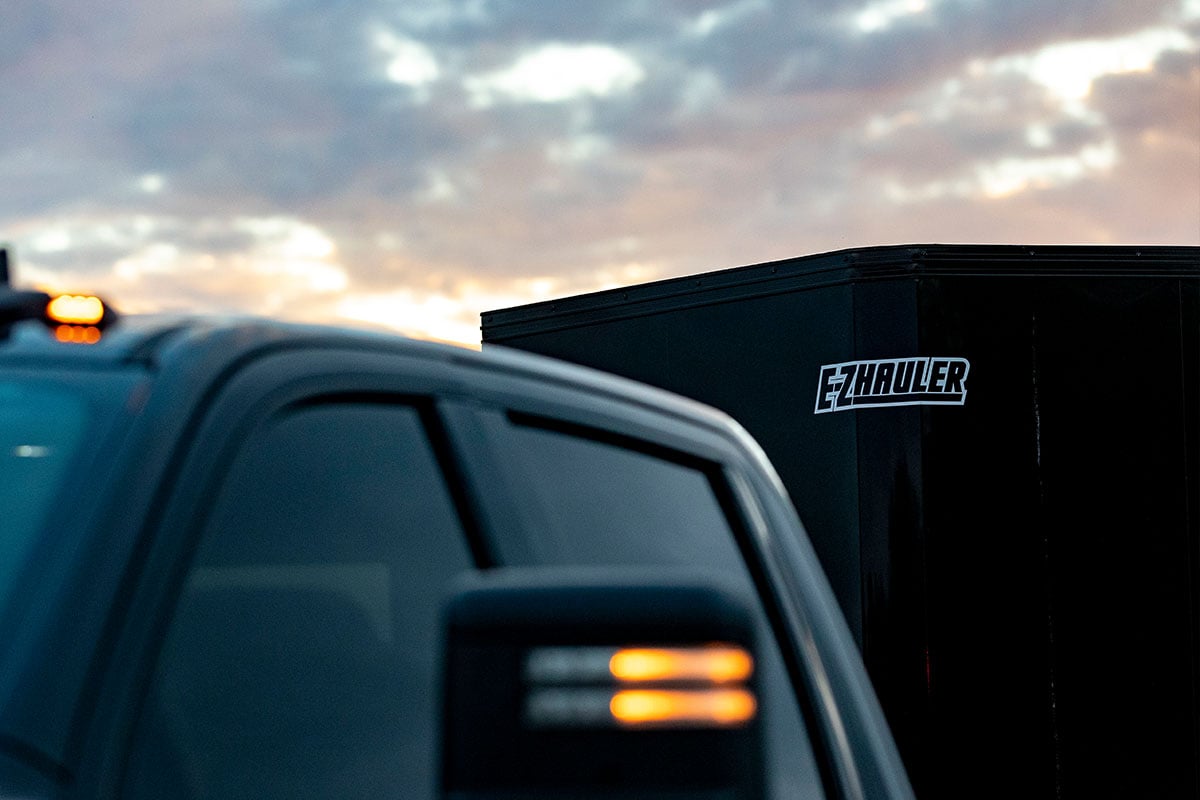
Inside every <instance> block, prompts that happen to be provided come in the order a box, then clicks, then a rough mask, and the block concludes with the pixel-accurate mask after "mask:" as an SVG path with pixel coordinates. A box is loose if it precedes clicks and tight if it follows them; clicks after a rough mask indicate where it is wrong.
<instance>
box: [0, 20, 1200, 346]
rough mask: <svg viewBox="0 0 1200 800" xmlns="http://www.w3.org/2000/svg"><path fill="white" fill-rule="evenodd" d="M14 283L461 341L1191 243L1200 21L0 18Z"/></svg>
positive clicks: (1197, 217) (1199, 157)
mask: <svg viewBox="0 0 1200 800" xmlns="http://www.w3.org/2000/svg"><path fill="white" fill-rule="evenodd" d="M0 75H2V79H0V113H2V115H3V116H2V117H0V181H2V182H3V186H4V191H3V193H2V194H0V241H3V242H7V243H8V244H10V245H11V246H12V247H13V249H14V251H15V255H16V258H15V273H16V279H17V280H18V281H19V282H20V283H21V284H23V285H27V286H32V285H38V286H42V287H46V288H52V289H54V288H57V289H64V290H66V289H71V290H84V289H88V290H93V291H97V292H102V293H104V294H105V295H107V296H108V297H109V298H110V299H111V300H112V301H113V302H114V304H115V305H116V306H117V307H118V308H120V309H121V310H122V311H125V312H141V311H156V310H169V311H177V310H191V311H204V312H212V311H219V312H225V311H231V312H247V313H252V314H265V315H271V316H277V317H285V318H289V319H298V320H307V321H316V322H332V323H338V324H354V325H369V326H385V327H388V328H393V329H396V330H399V331H402V332H405V333H409V334H413V335H418V336H425V337H433V338H439V339H445V340H451V341H458V342H466V343H478V341H479V331H478V326H479V313H480V312H481V311H484V310H491V309H495V308H501V307H506V306H511V305H517V304H521V303H526V302H532V301H535V300H543V299H547V298H550V297H555V296H561V295H566V294H575V293H579V292H585V291H591V290H595V289H602V288H608V287H612V286H618V285H623V284H630V283H638V282H642V281H647V280H653V279H657V278H665V277H673V276H677V275H683V274H688V273H695V272H701V271H706V270H712V269H720V268H725V267H732V266H738V265H741V264H750V263H757V262H762V261H767V260H772V259H778V258H786V257H790V256H798V255H805V254H809V253H816V252H822V251H826V250H833V249H840V248H844V247H857V246H864V245H872V244H898V243H916V242H980V243H1039V244H1043V243H1127V244H1187V245H1197V244H1200V0H1054V1H1053V2H1050V1H1049V0H865V2H864V0H847V1H846V2H843V1H842V0H802V1H801V2H791V3H785V2H771V0H734V1H733V2H702V1H701V0H676V1H675V2H650V1H649V0H621V1H618V0H611V1H610V0H557V1H556V2H554V1H548V0H541V1H539V2H532V1H530V2H519V1H518V0H466V1H465V2H455V3H451V2H423V1H422V0H403V1H390V2H389V1H388V0H298V1H297V2H288V0H243V1H242V2H238V1H237V0H191V2H188V3H178V4H176V3H162V2H157V0H155V1H152V0H106V2H104V3H95V2H84V1H83V0H5V6H4V14H3V24H2V25H0Z"/></svg>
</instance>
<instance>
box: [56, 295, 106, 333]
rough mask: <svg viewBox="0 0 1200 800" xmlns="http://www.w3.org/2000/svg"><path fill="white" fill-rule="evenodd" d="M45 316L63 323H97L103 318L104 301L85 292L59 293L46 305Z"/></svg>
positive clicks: (92, 324)
mask: <svg viewBox="0 0 1200 800" xmlns="http://www.w3.org/2000/svg"><path fill="white" fill-rule="evenodd" d="M46 316H47V317H48V318H49V319H50V320H51V321H52V322H58V323H61V324H63V325H91V326H95V325H99V324H100V323H101V322H102V321H103V320H104V303H103V301H101V300H100V298H99V297H95V296H93V295H86V294H60V295H58V296H57V297H54V298H53V299H52V300H51V301H50V303H49V304H48V305H47V306H46Z"/></svg>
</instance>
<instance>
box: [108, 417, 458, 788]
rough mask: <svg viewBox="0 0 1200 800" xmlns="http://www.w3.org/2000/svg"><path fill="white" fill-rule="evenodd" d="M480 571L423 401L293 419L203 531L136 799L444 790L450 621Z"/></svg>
mask: <svg viewBox="0 0 1200 800" xmlns="http://www.w3.org/2000/svg"><path fill="white" fill-rule="evenodd" d="M471 567H472V564H471V558H470V556H469V553H468V550H467V546H466V542H465V539H464V536H463V533H462V530H461V529H460V526H459V521H458V518H457V515H456V512H455V509H454V506H453V504H452V501H451V499H450V496H449V493H448V491H447V488H446V486H445V485H444V483H443V480H442V477H441V474H440V471H439V469H438V467H437V464H436V461H435V457H434V453H433V451H432V449H431V446H430V444H429V442H428V440H427V438H426V435H425V431H424V429H423V426H422V423H421V420H420V416H419V414H418V413H417V412H416V411H415V410H414V409H413V408H411V407H407V406H403V405H396V406H391V405H385V404H365V403H364V404H357V403H347V404H329V405H317V406H310V407H302V408H298V409H294V410H291V411H289V412H286V413H282V414H280V415H279V416H278V417H276V418H275V419H274V420H272V421H271V422H270V423H269V424H267V425H266V426H265V429H263V430H262V431H261V432H260V433H258V434H255V435H253V436H252V437H250V438H249V439H248V441H246V442H245V444H244V447H243V448H242V451H241V453H240V455H239V456H238V457H237V458H236V460H235V461H234V463H233V465H232V467H231V469H230V470H229V473H228V478H227V479H226V480H225V481H224V485H223V487H222V489H221V490H220V492H219V494H218V496H217V497H216V498H215V503H214V506H213V509H212V513H211V515H210V516H209V519H208V520H207V522H206V523H205V524H204V525H203V531H202V538H201V540H200V543H199V546H198V550H197V552H196V554H195V557H194V562H193V563H192V565H191V567H190V572H189V575H188V577H187V580H186V584H185V585H184V587H183V590H182V594H181V596H180V599H179V602H178V606H177V609H176V611H175V613H174V617H173V620H172V622H171V625H170V630H169V633H168V635H167V637H166V640H165V643H164V646H163V648H162V652H161V656H160V658H159V661H158V665H157V669H156V670H155V674H154V678H153V683H152V686H151V689H150V693H149V697H148V699H147V702H146V704H145V708H144V711H143V713H142V714H141V717H140V720H139V723H138V726H137V730H136V733H135V741H134V746H133V752H132V756H131V760H130V762H129V767H128V772H127V780H126V792H125V794H126V796H131V797H146V798H150V797H187V798H233V797H254V798H272V797H278V798H300V797H339V798H366V797H412V798H418V800H419V799H420V798H430V797H432V796H433V793H434V790H435V788H436V776H435V774H434V765H435V764H436V763H437V759H436V747H437V741H438V737H437V735H436V732H437V731H438V730H439V728H438V723H437V720H438V709H437V707H436V706H437V702H436V698H437V697H438V686H437V677H436V676H437V672H436V670H437V667H438V664H437V654H438V652H439V651H440V628H439V623H438V613H439V608H440V603H441V600H442V597H443V594H444V589H445V585H446V583H447V582H448V581H449V580H450V579H451V578H452V576H454V575H455V574H457V573H460V572H461V571H463V570H466V569H470V568H471Z"/></svg>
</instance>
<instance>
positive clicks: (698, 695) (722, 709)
mask: <svg viewBox="0 0 1200 800" xmlns="http://www.w3.org/2000/svg"><path fill="white" fill-rule="evenodd" d="M609 710H610V711H611V712H612V715H613V718H614V719H616V721H617V722H618V723H620V724H621V725H625V726H629V727H672V728H728V727H736V726H739V725H745V724H746V723H748V722H750V721H751V720H752V719H754V715H755V714H756V713H757V711H758V703H757V702H756V701H755V699H754V695H753V694H751V693H750V691H749V690H747V689H626V690H624V691H620V692H617V693H616V694H615V695H613V698H612V701H611V702H610V703H609Z"/></svg>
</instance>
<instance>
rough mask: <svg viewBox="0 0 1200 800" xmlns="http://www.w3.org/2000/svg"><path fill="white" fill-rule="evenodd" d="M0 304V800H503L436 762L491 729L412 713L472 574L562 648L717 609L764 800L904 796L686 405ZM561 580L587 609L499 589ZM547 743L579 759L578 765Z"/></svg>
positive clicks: (355, 348)
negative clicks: (615, 627) (678, 590)
mask: <svg viewBox="0 0 1200 800" xmlns="http://www.w3.org/2000/svg"><path fill="white" fill-rule="evenodd" d="M26 294H28V293H26ZM5 296H6V295H5V289H4V288H3V287H2V286H0V514H2V515H3V519H4V521H3V523H0V529H2V530H3V535H2V536H0V549H2V551H3V557H2V558H0V641H3V642H4V643H5V645H4V647H3V648H0V797H14V798H15V797H20V798H94V797H114V798H115V797H121V798H210V797H211V798H235V797H247V798H249V797H254V798H269V797H280V798H284V797H286V798H297V797H338V798H355V797H364V798H365V797H388V796H391V797H406V798H417V799H418V800H421V799H422V798H432V797H435V796H460V797H468V796H472V797H475V796H478V797H483V796H501V795H502V794H504V792H503V791H500V790H497V792H496V793H495V794H488V792H487V791H484V790H483V789H480V788H479V785H478V782H477V783H476V784H472V785H471V786H467V787H466V788H465V789H464V788H462V787H460V786H459V784H457V783H456V778H455V775H454V774H453V772H454V769H453V768H452V766H447V765H448V764H450V763H451V761H450V760H448V759H447V757H446V756H445V754H444V753H443V750H444V748H445V746H446V745H445V742H447V741H450V740H452V739H453V740H454V741H461V740H462V736H461V735H460V734H461V733H462V731H466V732H467V733H468V734H469V733H470V732H471V731H483V730H492V729H493V728H488V727H487V726H486V725H484V724H483V723H485V722H488V721H489V720H494V719H496V718H498V717H497V714H498V713H500V712H498V711H497V710H496V709H495V708H492V709H489V708H486V707H483V706H481V704H479V703H475V704H473V705H472V704H471V703H467V704H466V705H464V704H463V702H458V701H455V702H450V701H446V700H443V693H444V692H443V690H445V691H447V692H450V693H451V694H453V692H454V691H455V690H454V687H453V686H452V685H451V686H446V684H447V682H449V683H451V684H452V683H453V678H447V677H445V675H444V673H445V662H446V659H445V653H446V649H447V647H448V644H447V635H448V634H447V623H446V620H447V614H448V613H450V612H448V611H447V607H448V605H447V604H448V603H449V604H450V606H451V607H453V606H454V603H455V602H458V601H455V600H454V599H453V598H455V597H458V598H459V599H460V600H461V598H462V597H463V596H464V592H465V593H466V595H467V596H470V595H471V593H472V592H474V593H475V594H474V596H475V597H476V600H475V604H476V608H475V611H479V606H480V601H479V600H478V596H479V593H478V592H479V590H478V586H477V585H475V584H478V583H479V582H480V581H482V582H483V583H484V584H485V585H486V584H487V582H488V580H489V579H490V578H496V579H498V580H500V581H501V583H504V584H505V585H507V586H508V587H509V588H510V589H511V588H512V586H513V585H516V586H517V589H516V591H517V593H518V595H521V592H522V591H524V592H525V593H524V595H522V596H523V597H524V602H525V605H524V606H521V604H520V603H517V604H516V605H514V606H512V607H513V608H517V609H518V610H517V611H516V612H515V613H516V614H517V615H518V617H519V616H520V615H521V614H524V615H525V616H526V617H528V616H530V615H534V616H539V618H541V617H546V618H549V619H550V620H551V621H552V622H554V621H555V620H557V621H558V622H559V623H561V624H560V626H559V627H560V628H569V629H570V631H571V633H572V635H573V636H575V641H576V643H578V642H579V641H584V642H586V641H588V636H589V635H590V627H589V626H591V627H596V628H597V631H598V630H599V627H600V625H601V623H600V622H599V620H601V619H602V618H604V616H605V614H607V613H608V612H610V611H612V610H613V608H615V607H616V606H619V605H622V604H624V605H625V606H629V607H630V608H632V611H633V613H639V612H638V609H639V608H640V607H642V606H647V605H656V604H657V601H655V599H654V598H655V597H657V596H658V595H655V594H654V593H653V592H651V593H650V594H643V595H642V596H641V597H642V598H643V599H642V600H639V601H637V602H633V601H631V600H629V598H636V597H637V595H636V590H634V589H631V591H634V592H635V594H628V593H624V592H623V591H622V589H621V587H622V586H624V585H626V583H630V582H631V583H637V584H638V585H644V584H645V583H646V582H647V580H648V578H647V576H649V580H651V582H653V580H654V579H655V578H656V576H658V577H661V578H662V580H663V581H664V582H665V583H666V584H671V583H672V582H673V581H675V580H676V577H677V576H679V575H686V576H688V577H687V579H686V580H687V581H690V582H691V584H690V585H695V584H696V583H697V582H698V583H700V584H702V585H708V584H710V583H712V584H721V585H722V591H726V590H727V591H728V592H729V593H731V594H732V595H736V596H737V597H738V598H740V602H742V603H743V604H744V606H745V609H746V612H745V613H746V615H747V619H748V620H749V623H748V624H749V625H750V627H751V628H752V629H753V631H754V639H755V642H754V645H753V647H754V657H755V661H756V677H755V681H756V683H755V686H756V689H755V690H756V692H757V697H758V699H757V708H758V710H759V713H760V716H761V719H758V720H757V721H756V723H755V724H760V725H761V730H760V732H759V734H758V736H759V739H758V740H757V741H758V742H759V744H760V745H761V753H760V754H759V756H760V757H761V769H762V775H761V778H762V781H761V784H762V790H763V792H762V794H763V796H766V797H771V798H791V797H795V798H821V797H828V798H835V797H836V798H867V797H870V798H908V797H910V796H911V790H910V788H909V785H908V782H907V779H906V777H905V775H904V771H903V768H902V767H901V765H900V762H899V760H898V757H897V755H896V750H895V747H894V745H893V743H892V741H891V738H890V735H889V733H888V730H887V726H886V724H885V722H884V721H883V718H882V715H881V713H880V711H879V708H878V705H877V703H876V700H875V697H874V694H873V692H872V690H871V687H870V685H869V683H868V681H867V679H866V677H865V673H864V671H863V667H862V664H861V661H860V659H859V657H858V655H857V652H856V651H855V649H854V647H853V645H852V643H851V640H850V637H849V635H848V633H847V629H846V627H845V623H844V621H843V620H842V618H841V616H840V613H839V611H838V610H837V607H836V605H835V602H834V600H833V598H832V596H831V594H830V591H829V588H828V586H827V584H826V581H825V578H824V577H823V575H822V573H821V571H820V568H819V567H818V566H817V561H816V558H815V557H814V554H813V552H812V550H811V548H810V546H809V543H808V541H807V539H806V537H805V534H804V531H803V529H802V527H801V525H800V523H799V521H798V519H797V517H796V514H795V512H794V511H793V509H792V508H791V506H790V504H789V502H788V500H787V498H786V496H785V494H784V492H783V491H782V489H781V487H780V483H779V481H778V479H777V477H776V476H775V474H774V472H773V471H772V469H771V467H770V465H769V463H768V462H767V461H766V460H765V458H764V457H763V455H762V454H761V452H760V450H759V449H758V448H757V446H756V445H755V444H754V443H753V441H752V440H750V439H749V437H748V436H747V435H746V434H745V433H744V432H743V431H742V430H741V429H740V428H739V427H738V426H737V425H736V424H734V423H733V422H732V421H730V420H729V419H728V418H726V417H724V416H723V415H721V414H719V413H718V412H715V411H713V410H711V409H709V408H706V407H703V406H700V405H698V404H695V403H693V402H690V401H685V400H683V399H680V398H678V397H675V396H672V395H668V394H666V393H663V392H660V391H657V390H652V389H649V388H646V387H643V386H640V385H637V384H633V383H630V382H627V381H624V380H619V379H616V378H612V377H608V376H605V375H602V374H600V373H597V372H593V371H588V370H585V369H581V368H575V367H569V366H566V365H563V364H559V363H556V362H553V361H550V360H546V359H542V358H538V357H534V356H527V355H524V354H516V353H506V352H503V351H501V352H491V353H486V354H481V353H478V352H474V351H470V350H465V349H460V348H454V347H450V346H443V345H438V344H432V343H425V342H415V341H409V340H405V339H402V338H399V337H395V336H389V335H376V334H370V333H366V332H351V331H344V330H336V329H329V328H319V327H305V326H292V325H285V324H281V323H275V322H267V321H247V320H232V319H212V318H210V319H158V318H139V317H129V318H125V319H122V320H121V321H120V322H118V323H117V324H115V325H112V326H109V327H107V328H106V329H104V330H103V332H102V334H100V333H99V332H97V333H78V332H75V333H73V332H72V330H74V329H69V330H62V329H61V326H60V327H59V329H58V331H57V335H56V334H55V333H54V332H53V330H48V329H47V325H46V324H45V323H46V319H45V318H35V319H30V318H29V317H43V316H44V315H41V313H40V312H37V313H29V311H28V310H29V309H30V308H31V307H32V308H35V309H36V308H38V307H39V305H38V303H37V302H31V301H30V298H29V297H28V296H24V297H17V298H16V299H15V300H13V299H12V298H14V297H16V295H15V294H14V293H12V292H9V293H8V297H9V299H10V300H12V301H11V302H7V303H6V302H5V299H4V298H5ZM22 309H24V310H22ZM56 324H57V323H56ZM76 327H78V324H77V323H76ZM85 327H86V326H85ZM513 575H516V576H517V577H516V578H513V577H512V576H513ZM563 575H566V576H568V578H567V580H566V581H565V582H566V584H570V583H571V581H572V580H575V578H578V577H579V576H583V577H581V578H579V580H580V581H581V582H582V583H584V584H587V585H589V586H591V587H592V588H593V589H594V588H595V585H596V584H597V583H599V584H603V585H604V587H605V591H604V592H600V594H598V595H595V594H594V595H593V596H592V599H591V600H587V601H586V603H591V604H592V605H590V606H587V605H586V603H585V605H584V606H579V605H578V603H576V602H575V600H573V599H572V597H573V595H572V594H571V590H570V587H569V585H568V588H567V590H566V594H565V595H564V594H561V593H560V594H558V595H554V594H553V593H551V594H548V595H545V594H544V595H538V594H536V592H534V593H532V594H531V593H530V591H532V590H530V591H525V590H523V589H521V584H522V582H523V581H524V582H526V583H529V584H530V585H534V584H539V583H544V582H545V580H551V582H553V581H554V580H557V578H555V576H559V577H561V576H563ZM472 576H474V577H473V578H472ZM539 576H541V577H539ZM571 576H575V577H571ZM631 576H632V577H631ZM697 576H699V577H697ZM710 578H711V580H710ZM464 581H465V582H466V583H465V584H464ZM560 583H561V581H560ZM464 585H466V586H468V588H467V589H465V590H464V589H463V588H462V587H463V586H464ZM472 586H473V587H474V588H471V587H472ZM606 592H607V593H606ZM485 595H486V592H485ZM538 597H544V598H547V599H546V600H545V601H544V602H540V601H538V600H537V598H538ZM673 597H674V599H673V600H670V601H669V602H666V603H664V604H662V605H661V607H658V608H652V609H650V610H649V612H650V613H652V614H657V615H658V618H660V619H659V623H661V626H660V627H662V629H663V630H664V631H666V630H670V629H671V625H672V617H671V615H672V614H673V613H674V612H673V611H672V610H671V609H672V605H671V603H675V604H676V606H678V608H679V609H681V611H680V613H684V612H687V611H688V609H689V608H691V610H692V612H695V608H694V607H690V606H689V605H688V602H690V601H687V599H686V598H687V597H688V595H687V593H686V592H684V593H683V594H682V595H677V596H674V595H673ZM531 598H532V603H530V602H529V601H530V599H531ZM613 598H616V599H615V600H614V599H613ZM622 598H624V600H622ZM680 598H683V599H682V600H681V599H680ZM576 599H578V598H577V597H576ZM495 602H496V601H494V599H492V600H488V599H486V597H485V600H484V601H483V607H484V610H485V611H486V610H487V609H490V608H497V607H498V606H496V605H495ZM488 603H492V605H490V606H489V605H487V604H488ZM639 604H640V606H639ZM468 605H469V603H468ZM520 608H525V609H526V610H525V611H521V610H520ZM580 608H583V609H584V611H583V612H580V611H579V609H580ZM560 609H561V610H562V613H563V614H565V616H562V617H561V618H559V617H558V616H556V615H558V614H559V610H560ZM572 609H574V610H572ZM459 611H460V612H461V607H460V608H459ZM572 615H574V616H572ZM684 615H685V616H686V614H684ZM467 616H470V614H468V615H467ZM485 616H486V615H485ZM691 616H692V617H697V616H700V617H702V616H703V614H699V613H691ZM472 619H475V620H476V621H478V620H479V619H480V617H479V615H478V614H476V616H475V617H472ZM593 620H595V623H594V625H593ZM521 621H522V620H520V619H519V620H518V622H521ZM511 622H512V620H511V619H510V620H509V622H508V623H505V624H511ZM701 622H703V620H701ZM483 624H485V625H486V624H489V623H486V622H485V623H483ZM504 630H508V628H503V629H502V628H495V629H494V630H492V633H494V634H495V636H494V637H493V638H497V637H498V638H499V639H503V635H504ZM610 632H611V631H610ZM597 635H599V633H597ZM450 644H451V645H453V641H452V640H451V642H450ZM485 683H486V682H485ZM461 697H462V696H459V700H461ZM483 705H486V703H484V704H483ZM518 724H519V721H518ZM456 732H458V733H456ZM498 735H503V734H502V733H501V734H498ZM571 735H572V734H571V733H570V732H568V733H564V734H563V735H562V736H558V737H555V738H553V741H555V742H558V743H561V742H568V743H569V742H570V741H571ZM623 735H625V736H630V737H632V736H637V735H639V732H638V731H636V730H630V731H628V732H625V733H624V734H623ZM685 735H686V734H685ZM455 736H458V739H455V738H454V737H455ZM468 738H469V737H468ZM545 741H551V739H546V740H545ZM578 741H579V742H580V746H581V747H582V750H581V751H579V752H576V753H575V754H574V755H573V756H572V757H573V758H581V759H582V761H581V762H580V763H590V762H591V761H592V759H593V758H594V759H595V761H596V762H597V763H599V762H602V761H603V760H604V758H605V757H606V756H605V753H604V752H602V751H603V750H604V748H605V747H607V745H602V744H597V742H599V741H600V740H587V739H586V737H585V738H582V739H579V740H578ZM588 741H591V744H588V743H587V742H588ZM627 741H629V740H627ZM632 741H635V742H636V740H632ZM646 741H649V739H647V740H646ZM556 746H557V745H556ZM578 750H579V748H577V751H578ZM637 751H638V748H637V747H634V749H633V750H632V751H630V752H633V753H635V754H636V752H637ZM644 752H646V753H651V752H657V751H653V750H652V749H648V750H645V751H644ZM717 752H718V756H719V750H718V751H717ZM635 757H636V755H635ZM535 760H536V759H535ZM701 766H703V765H700V764H696V765H695V769H696V770H698V769H700V767H701ZM475 767H478V769H477V770H476V772H479V771H480V770H482V774H484V778H485V779H486V773H487V771H488V770H489V769H491V766H490V765H489V764H487V763H483V764H482V765H478V764H476V765H473V767H472V768H475ZM497 768H498V769H499V768H500V767H499V766H498V767H497ZM641 768H642V772H643V773H646V774H660V773H661V774H663V775H678V776H682V777H680V780H685V779H686V776H687V774H688V773H689V771H694V770H692V768H691V767H689V765H687V764H686V763H685V764H683V765H682V767H681V765H680V764H677V763H676V764H669V763H665V762H664V763H661V764H656V763H650V764H643V765H642V766H641ZM476 777H478V775H476ZM560 777H561V776H560ZM593 777H594V776H593ZM613 780H615V781H616V782H615V783H610V785H609V789H610V790H612V793H613V796H615V795H616V794H620V793H621V788H622V787H621V785H620V779H619V777H618V778H617V779H613ZM672 780H674V779H672ZM485 782H486V781H485ZM464 785H465V784H464ZM530 785H531V786H534V787H535V788H536V785H537V784H536V782H535V783H534V784H530ZM472 787H473V788H472ZM510 788H511V787H510ZM558 788H559V789H560V790H570V789H571V788H572V787H570V786H566V787H563V786H561V785H560V786H559V787H558ZM585 788H586V787H585ZM626 788H630V787H626ZM671 788H672V787H671V786H669V785H668V786H666V787H665V789H664V787H662V786H660V787H658V790H662V792H665V790H668V789H671ZM509 794H510V796H511V794H512V792H510V793H509ZM528 794H529V795H530V796H533V795H536V792H535V791H532V790H530V791H529V792H528ZM574 796H604V795H603V793H597V792H593V793H592V794H587V793H586V792H584V791H582V790H581V791H580V792H578V793H577V794H576V795H574ZM630 796H632V793H630ZM644 796H651V795H650V794H646V795H644ZM659 796H661V793H660V795H659ZM671 796H673V797H675V796H687V795H686V794H678V795H677V794H672V795H671ZM695 796H701V794H695ZM704 796H708V795H704Z"/></svg>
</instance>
